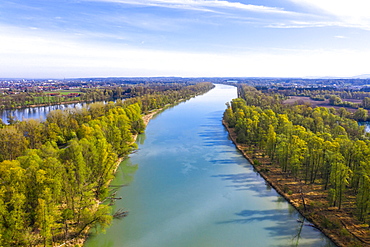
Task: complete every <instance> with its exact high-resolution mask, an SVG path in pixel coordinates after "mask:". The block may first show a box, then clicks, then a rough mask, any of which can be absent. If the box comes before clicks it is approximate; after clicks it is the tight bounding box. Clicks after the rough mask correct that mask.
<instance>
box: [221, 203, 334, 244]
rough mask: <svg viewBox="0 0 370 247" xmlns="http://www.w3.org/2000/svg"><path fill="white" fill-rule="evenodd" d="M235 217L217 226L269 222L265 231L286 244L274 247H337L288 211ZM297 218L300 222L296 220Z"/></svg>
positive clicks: (255, 211)
mask: <svg viewBox="0 0 370 247" xmlns="http://www.w3.org/2000/svg"><path fill="white" fill-rule="evenodd" d="M234 215H235V216H236V217H237V218H235V219H231V220H226V221H220V222H217V223H216V224H252V223H253V222H256V221H268V222H271V223H269V226H267V227H264V228H263V229H265V230H267V231H268V234H269V235H270V237H271V238H273V239H276V240H283V241H284V244H276V245H273V246H277V247H280V246H281V247H283V246H284V247H285V246H300V247H309V246H320V247H324V246H331V247H333V246H335V245H333V243H332V242H331V241H330V240H329V239H327V238H326V237H324V236H323V235H322V234H320V233H319V231H318V230H316V229H314V228H312V227H311V226H309V225H308V224H307V223H308V222H306V221H305V220H304V219H302V218H299V214H293V215H291V214H290V213H289V212H288V211H287V210H286V209H267V210H249V209H247V210H243V211H241V212H239V213H235V214H234ZM296 217H298V218H299V220H295V218H296Z"/></svg>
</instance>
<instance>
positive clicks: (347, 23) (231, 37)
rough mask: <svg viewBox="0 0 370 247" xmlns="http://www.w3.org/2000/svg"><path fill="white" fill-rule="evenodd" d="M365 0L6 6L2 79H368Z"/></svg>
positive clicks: (47, 1) (92, 0)
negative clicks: (233, 77) (112, 77)
mask: <svg viewBox="0 0 370 247" xmlns="http://www.w3.org/2000/svg"><path fill="white" fill-rule="evenodd" d="M369 9H370V3H368V1H367V0H351V1H343V0H336V1H334V0H280V1H276V0H274V1H273V0H255V1H247V0H240V1H227V0H136V1H135V0H53V1H51V0H38V1H36V0H22V1H21V0H18V1H11V0H2V1H1V2H0V33H1V35H0V78H9V77H17V78H19V77H26V78H71V77H109V76H183V77H206V76H225V77H228V76H235V77H237V76H242V77H244V76H246V77H254V76H258V77H270V76H273V77H306V76H338V77H346V76H355V75H361V74H370V66H368V63H367V60H368V59H369V58H370V42H369V40H370V15H369V14H368V11H369Z"/></svg>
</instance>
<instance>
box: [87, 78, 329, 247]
mask: <svg viewBox="0 0 370 247" xmlns="http://www.w3.org/2000/svg"><path fill="white" fill-rule="evenodd" d="M236 97H237V92H236V88H235V87H232V86H226V85H216V88H215V89H213V90H211V91H210V92H208V93H206V94H204V95H202V96H198V97H196V98H193V99H191V100H189V101H186V102H183V103H180V104H179V105H177V106H175V107H173V108H170V109H167V110H165V111H164V112H162V113H160V114H158V115H157V116H156V117H155V118H154V119H152V120H151V121H150V123H149V125H148V126H147V129H146V133H145V135H140V136H139V138H138V140H137V142H138V144H139V149H138V150H137V152H135V153H133V154H131V155H130V157H129V159H127V160H125V161H124V162H122V164H121V166H120V168H119V171H118V173H117V176H116V179H115V180H114V181H113V183H112V185H117V186H119V185H122V184H125V183H127V181H129V180H132V182H131V183H130V184H129V186H125V187H122V188H121V189H120V190H119V191H118V193H117V195H116V197H122V200H118V201H117V202H116V204H115V206H114V208H115V210H119V209H123V210H128V211H129V215H128V216H127V217H125V218H123V219H115V220H113V223H112V225H111V226H110V227H109V228H108V229H107V230H106V232H105V233H95V231H93V232H94V233H93V236H92V237H90V238H89V239H88V241H87V242H86V244H85V246H87V247H208V246H209V247H226V246H228V247H239V246H240V247H245V246H251V247H256V246H261V247H265V246H284V247H285V246H307V247H308V246H335V245H334V244H332V242H331V241H330V240H329V239H328V238H326V237H325V236H324V235H323V234H322V233H321V232H320V231H318V230H316V229H315V228H312V227H310V226H306V225H302V224H301V223H299V222H298V221H297V219H300V218H301V216H300V214H299V213H298V212H297V211H296V210H295V209H294V208H293V207H292V206H291V205H290V204H289V203H287V202H286V201H285V199H283V198H282V197H281V196H280V195H279V194H277V193H276V191H275V190H274V189H272V188H271V187H270V186H268V185H266V183H265V181H264V180H263V179H262V178H261V177H260V176H259V175H258V174H257V173H256V172H254V170H253V167H252V166H251V165H250V163H249V162H248V161H247V160H246V159H245V158H244V157H243V156H242V155H241V154H240V153H239V152H238V150H237V149H236V148H235V146H234V144H233V143H232V141H231V140H230V139H229V138H228V133H227V131H226V130H225V128H224V127H223V125H222V123H221V119H222V115H223V112H224V110H225V108H226V106H225V103H226V102H228V101H231V99H233V98H236ZM128 169H129V170H131V172H130V174H128V173H127V172H123V171H124V170H125V171H127V170H128ZM305 223H309V222H305Z"/></svg>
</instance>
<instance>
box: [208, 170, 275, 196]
mask: <svg viewBox="0 0 370 247" xmlns="http://www.w3.org/2000/svg"><path fill="white" fill-rule="evenodd" d="M212 177H216V178H221V179H222V180H225V181H230V182H231V185H227V187H233V188H235V189H236V190H239V191H242V190H246V191H252V192H255V193H256V194H255V196H257V197H270V196H275V195H277V193H276V191H275V190H274V189H272V188H271V186H270V185H268V184H267V183H266V182H265V181H264V180H263V179H262V178H261V177H259V176H258V175H256V173H238V174H220V175H214V176H212Z"/></svg>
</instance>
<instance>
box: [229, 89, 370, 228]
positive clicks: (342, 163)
mask: <svg viewBox="0 0 370 247" xmlns="http://www.w3.org/2000/svg"><path fill="white" fill-rule="evenodd" d="M238 96H239V98H237V99H234V100H232V102H231V103H229V104H228V108H227V109H226V111H225V113H224V120H225V121H226V123H227V124H228V126H229V127H232V128H235V132H236V134H237V142H240V143H246V144H248V145H250V146H256V147H258V148H259V149H261V150H263V152H264V154H265V155H267V156H268V157H269V158H270V159H271V160H272V162H274V163H277V164H279V166H280V167H281V169H282V170H283V171H284V172H286V173H288V174H290V175H291V176H293V177H295V178H296V179H297V180H301V181H304V183H308V184H318V185H322V190H324V191H327V192H328V195H329V197H328V206H335V207H338V208H339V209H341V207H342V205H343V202H344V201H345V200H346V202H348V203H350V204H351V203H352V204H354V205H355V207H354V208H355V209H354V212H353V213H354V214H355V215H356V216H357V217H358V219H359V220H360V221H362V222H364V223H367V224H369V223H370V164H369V160H370V136H369V134H368V133H365V130H364V128H365V127H364V126H359V124H358V123H357V122H356V121H355V120H353V119H351V118H349V117H348V116H343V112H341V110H340V109H338V110H335V109H334V108H323V107H317V108H312V107H310V106H308V105H284V104H283V103H282V101H283V99H284V96H282V95H280V94H276V93H272V94H267V93H266V94H265V93H262V92H261V91H258V90H256V89H255V88H253V87H249V86H246V85H241V86H239V88H238Z"/></svg>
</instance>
